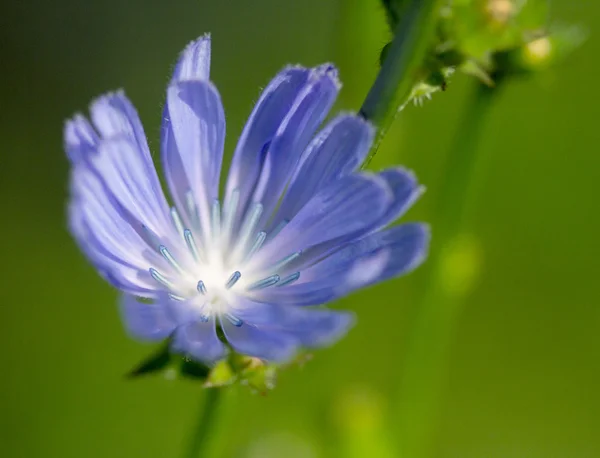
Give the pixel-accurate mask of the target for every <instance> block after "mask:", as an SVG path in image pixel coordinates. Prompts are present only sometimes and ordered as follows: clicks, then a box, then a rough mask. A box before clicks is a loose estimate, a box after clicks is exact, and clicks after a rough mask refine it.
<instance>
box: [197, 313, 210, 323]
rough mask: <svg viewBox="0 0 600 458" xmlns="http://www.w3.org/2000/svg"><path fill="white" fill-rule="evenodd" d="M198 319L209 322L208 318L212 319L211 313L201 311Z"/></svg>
mask: <svg viewBox="0 0 600 458" xmlns="http://www.w3.org/2000/svg"><path fill="white" fill-rule="evenodd" d="M198 319H199V320H200V321H202V322H203V323H206V322H208V320H210V315H209V314H207V313H201V314H200V316H199V317H198Z"/></svg>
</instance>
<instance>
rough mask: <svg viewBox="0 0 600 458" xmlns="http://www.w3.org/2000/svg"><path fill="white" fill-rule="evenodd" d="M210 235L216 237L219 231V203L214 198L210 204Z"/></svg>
mask: <svg viewBox="0 0 600 458" xmlns="http://www.w3.org/2000/svg"><path fill="white" fill-rule="evenodd" d="M211 220H212V221H211V222H212V235H213V238H214V239H216V238H217V237H219V234H220V232H221V203H220V202H219V199H215V200H214V201H213V204H212V218H211Z"/></svg>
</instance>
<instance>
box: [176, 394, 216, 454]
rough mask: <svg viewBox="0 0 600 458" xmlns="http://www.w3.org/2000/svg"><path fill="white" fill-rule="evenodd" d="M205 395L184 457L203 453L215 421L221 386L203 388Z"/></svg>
mask: <svg viewBox="0 0 600 458" xmlns="http://www.w3.org/2000/svg"><path fill="white" fill-rule="evenodd" d="M204 392H205V393H206V396H205V398H204V400H203V402H202V404H201V405H200V410H199V411H198V418H197V420H196V425H195V428H194V430H193V431H192V435H191V436H190V442H189V446H188V448H187V453H186V454H185V455H184V456H185V458H198V457H202V456H206V455H205V453H204V452H205V451H206V450H207V444H208V438H209V435H210V432H211V430H212V427H213V426H214V425H215V423H216V419H215V416H216V413H217V410H218V407H219V400H220V398H221V388H208V389H206V390H204Z"/></svg>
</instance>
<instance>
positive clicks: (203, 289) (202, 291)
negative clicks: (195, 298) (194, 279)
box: [196, 280, 206, 295]
mask: <svg viewBox="0 0 600 458" xmlns="http://www.w3.org/2000/svg"><path fill="white" fill-rule="evenodd" d="M196 288H197V289H198V292H199V293H200V294H202V295H206V285H205V284H204V282H203V281H202V280H200V281H199V282H198V286H196Z"/></svg>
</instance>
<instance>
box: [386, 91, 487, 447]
mask: <svg viewBox="0 0 600 458" xmlns="http://www.w3.org/2000/svg"><path fill="white" fill-rule="evenodd" d="M497 92H498V88H497V87H496V88H490V87H487V86H485V85H484V84H482V83H479V82H478V83H476V85H475V87H474V88H473V91H472V93H471V95H470V98H469V100H468V102H467V104H466V112H465V114H464V116H463V118H462V121H461V123H460V125H459V128H458V131H457V134H456V136H455V141H454V143H453V145H452V146H451V148H450V152H449V155H448V158H447V161H448V163H447V165H446V167H445V168H444V170H445V176H444V177H443V179H442V184H441V187H440V190H439V192H438V195H439V196H440V198H439V200H438V202H437V205H436V211H435V212H434V214H433V217H432V226H433V228H434V230H435V236H434V237H433V242H432V249H431V253H430V258H429V261H428V262H427V263H426V264H425V267H424V268H425V269H426V273H425V274H424V275H425V277H424V278H425V284H424V285H423V288H422V291H424V293H423V296H422V297H421V300H420V301H419V303H418V304H416V309H415V310H416V311H415V316H414V321H413V324H412V326H411V327H410V329H411V332H410V335H409V336H408V342H407V354H406V359H405V362H404V367H403V370H402V372H401V373H402V378H401V380H400V384H399V396H398V399H399V402H400V405H399V408H398V412H399V414H398V415H399V418H398V420H399V421H398V424H399V431H400V441H401V442H400V448H401V456H406V457H411V458H426V457H430V456H431V455H432V450H431V449H430V448H431V444H432V443H433V436H434V435H435V433H436V426H437V422H438V420H439V410H440V404H441V398H442V394H443V393H442V387H443V384H444V380H445V379H446V376H447V372H448V365H449V358H448V349H449V347H450V345H451V342H452V339H453V338H454V336H455V331H456V327H457V324H458V320H459V317H460V312H461V310H462V305H463V304H464V298H465V295H466V294H467V293H468V292H469V291H470V290H471V287H472V285H473V283H474V280H475V276H476V274H477V270H478V265H479V260H480V250H479V249H478V245H477V243H476V240H475V239H473V238H472V237H468V236H467V234H466V233H465V215H466V208H467V204H468V202H469V199H468V196H469V194H470V190H471V188H472V185H473V182H474V177H475V175H476V174H475V173H474V171H475V169H476V166H477V163H478V162H479V161H480V158H478V156H477V152H478V145H479V142H480V138H481V135H482V133H483V128H484V125H485V121H486V119H487V114H488V113H489V110H490V106H491V102H492V101H493V100H494V98H495V97H496V94H497Z"/></svg>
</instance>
